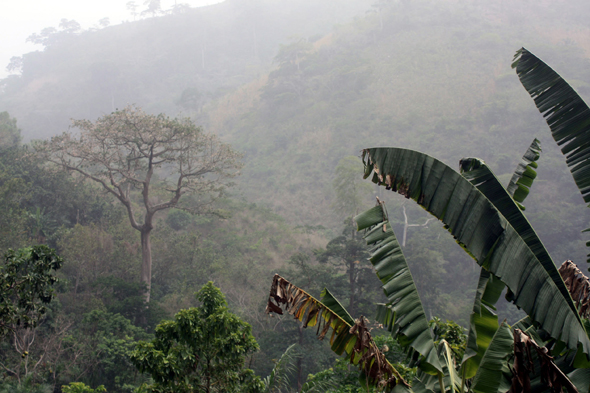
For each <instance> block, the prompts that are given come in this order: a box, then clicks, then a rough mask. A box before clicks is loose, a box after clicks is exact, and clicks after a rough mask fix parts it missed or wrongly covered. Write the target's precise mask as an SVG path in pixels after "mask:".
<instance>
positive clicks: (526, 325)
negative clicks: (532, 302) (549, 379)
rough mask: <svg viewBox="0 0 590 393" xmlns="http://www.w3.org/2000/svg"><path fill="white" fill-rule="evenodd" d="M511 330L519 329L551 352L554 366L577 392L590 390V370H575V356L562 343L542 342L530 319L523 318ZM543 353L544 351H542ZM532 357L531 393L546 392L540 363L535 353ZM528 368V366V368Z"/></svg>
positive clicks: (552, 340) (551, 340)
mask: <svg viewBox="0 0 590 393" xmlns="http://www.w3.org/2000/svg"><path fill="white" fill-rule="evenodd" d="M512 329H513V330H514V331H516V329H520V330H521V331H522V332H523V333H525V334H526V335H528V336H529V337H530V338H532V339H533V340H534V341H535V342H536V343H537V344H538V345H539V346H545V347H547V348H548V349H549V348H550V349H551V351H550V352H548V353H550V354H551V356H552V358H553V359H551V360H552V361H553V362H554V363H555V365H556V366H557V367H558V368H559V370H561V371H562V372H563V374H565V375H566V376H567V378H568V379H569V380H570V381H571V383H572V384H573V385H574V386H575V387H576V388H577V389H578V391H579V392H586V393H587V392H588V391H589V389H590V368H576V367H577V366H578V365H576V363H575V361H573V360H574V358H575V357H577V354H576V353H575V352H574V351H571V350H565V351H564V349H565V345H564V344H563V343H562V342H559V341H558V342H556V341H555V340H554V339H550V340H549V341H547V342H546V341H544V340H543V339H542V338H541V336H540V334H539V333H540V332H539V331H538V330H537V329H536V328H535V326H534V324H533V323H532V321H531V320H530V318H528V317H525V318H523V319H521V320H520V321H518V322H517V323H515V324H514V325H513V326H512ZM543 352H544V351H543ZM531 354H532V357H533V367H534V371H533V376H532V378H531V379H530V385H531V393H545V392H547V391H548V389H547V383H546V379H545V377H544V375H543V372H542V367H541V361H540V358H539V357H538V356H536V355H535V353H534V352H533V351H532V352H531ZM529 367H530V366H529Z"/></svg>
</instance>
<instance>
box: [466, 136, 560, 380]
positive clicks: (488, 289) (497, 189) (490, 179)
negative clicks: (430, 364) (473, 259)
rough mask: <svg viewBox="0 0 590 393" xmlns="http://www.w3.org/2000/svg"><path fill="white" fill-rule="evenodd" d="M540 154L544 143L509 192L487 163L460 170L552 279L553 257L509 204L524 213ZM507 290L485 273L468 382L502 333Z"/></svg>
mask: <svg viewBox="0 0 590 393" xmlns="http://www.w3.org/2000/svg"><path fill="white" fill-rule="evenodd" d="M540 152H541V145H540V142H539V141H538V140H537V139H534V140H533V142H532V143H531V145H530V146H529V147H528V149H527V151H526V152H525V154H524V155H523V157H522V160H521V161H520V163H519V164H518V166H517V168H516V170H515V172H514V175H513V176H512V178H511V180H510V183H509V185H508V187H507V189H506V190H505V191H504V188H503V187H502V185H501V184H500V182H499V181H498V180H497V178H496V177H495V176H494V174H493V172H492V171H491V170H490V169H489V168H488V167H487V166H486V165H485V164H484V163H483V161H481V160H479V159H477V158H464V159H462V160H461V162H460V168H461V173H462V175H463V177H465V178H466V179H467V180H469V181H470V182H471V184H473V185H474V186H476V187H477V188H478V189H479V190H480V191H481V192H482V193H483V194H484V195H485V196H486V197H487V198H488V199H489V200H490V202H492V203H493V204H494V206H495V207H496V208H497V209H498V210H499V211H500V213H502V214H503V215H504V218H506V219H507V220H508V221H509V222H510V224H511V225H512V226H513V227H514V228H515V229H517V231H518V229H520V231H519V234H520V235H521V236H522V235H525V238H524V239H523V240H525V242H527V244H528V245H529V247H531V249H532V251H533V252H535V251H537V252H536V253H535V255H536V256H537V258H539V259H540V260H542V259H543V260H545V261H546V263H548V266H549V274H550V275H551V272H554V271H555V267H554V264H553V261H552V260H551V258H549V260H548V261H547V257H548V256H549V254H548V253H547V252H546V251H545V247H544V246H543V244H542V243H541V241H540V240H539V239H538V237H537V236H536V234H535V233H534V231H533V230H532V227H531V226H530V225H529V224H528V221H527V220H526V218H525V217H524V216H523V215H522V213H521V212H519V211H518V209H515V208H514V205H513V204H512V203H510V201H509V199H514V202H515V203H516V204H517V205H518V207H519V208H520V210H524V206H523V205H522V202H523V201H524V199H525V198H526V197H527V196H528V194H529V189H530V187H531V186H532V184H533V181H534V179H535V178H536V176H537V173H536V171H535V168H537V163H536V161H537V160H538V159H539V157H540ZM527 240H528V241H527ZM552 278H553V279H554V282H555V284H556V285H557V286H558V287H559V286H560V285H562V284H563V283H562V280H561V279H560V278H559V277H558V276H557V275H552ZM503 289H504V284H503V283H502V282H501V281H500V280H498V279H497V278H495V277H494V276H493V275H492V274H490V273H489V272H488V271H487V270H485V269H483V268H482V269H481V272H480V277H479V282H478V287H477V291H476V296H475V299H474V304H473V311H472V313H471V315H470V326H469V334H468V338H467V348H466V351H465V355H464V357H463V362H462V363H463V364H462V375H463V378H464V379H468V378H473V377H474V376H475V373H476V372H477V370H478V367H479V364H480V362H481V359H482V357H483V355H484V353H485V351H486V350H487V348H488V346H489V344H490V342H491V340H492V337H493V336H494V334H495V333H496V330H497V329H498V316H497V315H496V314H495V312H494V311H495V310H496V309H495V307H494V305H495V304H496V302H497V301H498V299H499V297H500V294H501V292H502V290H503ZM564 295H565V294H564Z"/></svg>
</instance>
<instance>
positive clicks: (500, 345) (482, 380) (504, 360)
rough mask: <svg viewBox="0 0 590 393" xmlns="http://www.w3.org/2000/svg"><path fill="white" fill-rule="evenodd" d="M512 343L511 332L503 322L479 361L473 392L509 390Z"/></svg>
mask: <svg viewBox="0 0 590 393" xmlns="http://www.w3.org/2000/svg"><path fill="white" fill-rule="evenodd" d="M512 342H513V337H512V332H511V331H510V327H509V326H508V324H506V321H504V322H502V324H501V325H500V327H499V328H498V329H497V331H496V333H495V334H494V336H493V338H492V341H491V342H490V344H489V346H488V348H487V350H486V351H485V354H484V356H483V358H482V359H481V363H480V365H479V368H478V370H477V373H476V374H475V377H474V378H473V383H472V385H471V389H472V390H473V391H474V392H477V393H480V392H481V393H505V392H507V391H508V389H510V378H509V376H510V369H509V368H508V359H509V358H510V356H511V355H512Z"/></svg>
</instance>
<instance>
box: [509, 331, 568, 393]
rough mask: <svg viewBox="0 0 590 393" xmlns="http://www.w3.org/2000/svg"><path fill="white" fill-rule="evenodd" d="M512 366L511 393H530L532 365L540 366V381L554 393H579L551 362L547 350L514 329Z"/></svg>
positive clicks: (551, 358) (551, 359)
mask: <svg viewBox="0 0 590 393" xmlns="http://www.w3.org/2000/svg"><path fill="white" fill-rule="evenodd" d="M513 334H514V364H513V366H512V370H513V377H512V387H511V389H510V392H511V393H517V392H523V391H524V392H530V391H531V378H530V377H531V374H532V372H533V371H534V369H535V367H534V363H536V362H538V364H539V365H540V367H539V369H540V373H541V380H542V381H543V382H544V383H545V385H546V386H547V387H549V388H551V390H552V391H554V392H561V391H562V389H564V388H565V389H566V390H567V391H568V393H579V392H578V389H577V388H576V386H575V385H574V384H573V383H572V381H570V379H569V378H568V377H567V375H565V374H564V373H563V371H562V370H560V369H559V367H557V365H556V364H555V363H554V362H553V357H552V356H550V355H549V353H548V350H547V348H545V347H541V346H540V345H538V344H537V343H536V342H535V340H533V339H532V338H531V337H529V336H528V335H527V334H526V333H524V332H523V331H522V330H520V329H514V333H513Z"/></svg>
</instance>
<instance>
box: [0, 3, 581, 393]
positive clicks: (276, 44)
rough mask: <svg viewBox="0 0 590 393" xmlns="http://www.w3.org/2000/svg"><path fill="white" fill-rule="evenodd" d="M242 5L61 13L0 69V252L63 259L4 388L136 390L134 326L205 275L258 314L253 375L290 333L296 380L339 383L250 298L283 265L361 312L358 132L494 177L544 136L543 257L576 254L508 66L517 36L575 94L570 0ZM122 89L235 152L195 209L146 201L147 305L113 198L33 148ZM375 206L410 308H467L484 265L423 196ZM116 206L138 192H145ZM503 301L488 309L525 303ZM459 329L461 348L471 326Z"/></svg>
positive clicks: (573, 201)
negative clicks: (233, 161)
mask: <svg viewBox="0 0 590 393" xmlns="http://www.w3.org/2000/svg"><path fill="white" fill-rule="evenodd" d="M242 3H243V2H239V1H230V0H228V1H226V2H224V3H221V4H219V5H215V6H209V7H206V8H203V9H194V10H185V11H186V12H182V13H179V14H174V15H167V16H163V17H156V18H146V19H144V20H140V21H137V22H129V23H125V24H122V25H118V26H111V27H106V28H104V29H101V30H97V31H86V32H70V33H68V32H65V33H64V34H61V35H60V36H59V37H57V38H59V39H56V40H54V41H51V42H48V43H47V45H45V47H44V49H43V50H42V51H38V52H34V53H29V54H26V55H24V56H23V58H22V69H21V73H20V74H18V75H12V76H10V77H8V78H6V79H4V80H2V81H0V206H1V208H2V212H3V214H2V216H0V220H1V225H0V231H1V236H0V251H1V252H2V254H4V253H5V252H7V251H8V249H10V248H11V249H15V250H16V249H22V248H24V247H28V246H31V245H39V244H46V245H48V246H49V247H51V248H54V249H55V250H56V252H57V254H58V255H60V256H61V257H62V258H63V260H64V263H63V267H62V268H61V269H60V270H59V271H58V273H57V275H58V277H59V278H60V280H59V282H58V283H57V284H55V291H56V293H57V295H56V299H54V300H53V301H52V302H51V303H50V304H49V306H48V307H47V310H46V312H45V313H44V314H43V317H42V320H41V322H40V323H39V325H38V326H37V327H36V328H34V329H19V330H18V331H17V332H15V334H14V336H13V337H12V339H8V338H6V339H4V340H3V341H2V342H1V343H0V348H2V349H1V350H0V367H2V370H3V371H1V376H0V383H1V385H0V391H2V389H5V390H6V391H16V389H17V386H20V388H22V389H24V390H23V391H29V390H30V391H33V390H32V389H34V386H37V388H38V389H39V391H44V390H43V389H45V390H46V391H56V392H59V391H60V389H61V386H62V385H68V384H70V383H72V382H83V383H84V384H86V385H88V386H90V387H91V388H93V389H96V388H98V387H99V386H100V385H104V387H105V388H106V389H107V391H108V392H130V391H133V390H134V389H135V388H136V387H139V386H147V385H148V384H151V383H152V382H153V380H151V379H150V377H149V375H148V374H150V373H149V372H148V373H144V374H142V373H139V372H138V371H137V368H136V367H135V365H134V362H135V363H136V364H137V357H136V358H133V356H132V353H133V350H134V349H135V348H136V342H137V341H140V340H143V341H144V342H146V343H147V342H152V343H153V342H156V341H154V340H158V339H161V337H162V336H161V335H160V336H158V333H157V331H158V330H157V326H158V325H159V324H161V323H162V321H164V320H171V319H173V318H174V316H175V315H180V314H178V313H179V312H180V310H182V309H188V310H197V309H198V307H201V305H202V304H201V303H200V302H198V301H197V300H196V299H195V296H194V294H195V293H196V292H197V291H199V290H201V288H203V286H205V285H206V284H207V283H208V282H209V281H213V282H214V284H215V286H216V287H218V288H220V290H221V292H222V293H223V294H224V295H225V298H226V299H227V303H228V309H229V311H231V313H233V314H235V315H237V317H239V318H241V320H243V321H244V322H246V323H248V324H250V325H251V327H252V334H253V336H254V337H255V339H256V341H257V343H258V344H257V345H258V346H259V350H258V351H257V352H253V353H249V354H248V356H247V367H246V368H247V369H251V370H253V372H252V374H248V376H249V377H252V378H253V379H252V380H256V379H255V378H254V374H256V375H258V376H260V377H265V376H270V375H272V368H273V365H275V364H276V363H275V362H278V360H279V359H281V355H282V354H283V352H284V351H285V349H287V348H288V347H289V346H290V345H291V344H293V343H297V344H298V346H297V347H296V348H294V349H292V350H291V351H292V356H293V362H292V363H293V368H294V370H293V372H292V377H291V379H290V384H291V385H290V386H291V388H292V389H293V390H294V389H295V387H297V386H298V387H303V386H304V384H305V382H306V381H308V382H310V381H315V383H317V384H318V386H324V388H325V386H326V385H322V384H321V383H320V382H321V381H324V382H326V381H327V382H326V383H327V384H329V381H333V380H336V381H339V382H338V384H339V386H340V387H341V389H340V391H356V389H357V388H358V382H357V381H356V371H355V370H351V369H349V368H348V367H347V365H346V363H344V362H343V361H338V360H335V359H336V356H335V355H334V354H333V353H331V352H330V350H329V348H328V346H326V345H323V344H322V343H321V342H318V341H317V340H316V338H315V337H314V332H309V331H307V330H305V329H302V328H301V327H300V326H299V325H298V324H296V323H295V322H294V321H292V320H291V318H290V317H279V318H268V317H267V315H265V313H264V307H265V301H266V298H265V296H266V293H267V291H268V286H269V284H270V281H271V279H272V275H273V274H274V273H275V272H278V273H280V274H281V275H283V276H284V277H288V278H289V279H290V280H292V282H293V283H295V284H296V285H299V286H301V287H302V288H304V289H305V290H306V291H308V292H309V293H310V294H311V295H314V296H316V297H319V294H320V293H321V291H322V289H323V288H324V287H326V286H327V287H329V288H330V290H331V291H332V293H333V294H334V296H335V297H337V298H339V299H340V300H341V301H342V302H343V304H344V305H345V306H346V307H347V308H348V310H349V311H350V313H351V315H352V316H354V317H358V316H360V315H365V316H366V317H368V318H369V320H370V321H372V320H373V318H374V315H375V307H374V303H376V302H379V301H383V300H384V299H383V296H382V291H381V289H380V285H381V284H380V282H379V279H378V278H377V277H376V276H375V274H374V272H373V269H372V267H371V266H370V265H368V264H366V263H364V260H365V259H366V258H367V256H368V254H367V250H366V247H365V242H364V241H363V239H362V237H361V235H360V234H358V233H357V232H356V229H355V228H354V224H353V222H352V217H353V216H354V215H356V214H357V213H359V212H360V211H362V210H365V208H367V207H369V206H371V205H372V204H373V203H374V197H375V196H376V195H377V196H379V197H380V198H382V199H383V198H384V197H383V195H384V193H383V191H382V190H380V189H378V188H377V187H375V186H372V185H370V183H367V182H363V181H362V178H361V176H360V174H362V171H363V165H362V163H361V161H360V159H359V158H358V155H359V153H360V151H361V149H362V148H365V147H367V146H382V145H395V146H400V147H406V148H412V149H417V150H421V151H427V152H428V153H429V154H431V155H433V156H436V157H438V158H439V159H440V160H441V161H443V162H446V163H447V164H449V165H450V166H451V167H453V168H457V167H458V162H457V159H458V158H460V157H462V156H477V157H480V158H482V159H484V160H485V161H486V163H487V164H488V166H489V167H490V168H492V169H493V170H494V172H495V173H496V174H497V175H498V178H499V179H500V180H501V181H502V182H503V183H507V182H508V180H509V179H510V176H511V175H512V173H513V171H514V168H515V167H516V165H517V162H518V159H519V158H520V157H521V156H522V153H523V152H524V151H525V150H526V148H527V147H528V146H529V144H530V142H531V141H532V140H533V138H535V137H536V138H539V139H540V140H541V143H542V146H543V155H542V158H541V161H540V162H541V164H540V167H539V169H538V173H539V176H538V180H537V181H536V183H535V185H534V187H533V190H532V192H531V195H530V197H529V199H527V210H526V215H527V218H528V219H529V220H530V221H531V223H532V224H533V226H534V227H535V229H536V230H537V232H538V234H539V237H540V238H542V239H543V241H544V244H545V247H546V248H547V250H548V252H549V253H550V254H551V256H552V257H553V260H555V261H559V262H561V261H562V260H565V259H566V258H567V259H572V260H574V261H575V262H576V263H578V264H579V265H580V266H581V267H584V266H585V264H584V261H585V253H586V251H585V250H584V247H583V244H584V237H583V235H581V234H580V233H579V230H580V229H581V228H586V227H588V221H589V218H590V217H589V215H588V212H587V209H584V208H583V201H582V199H581V198H580V196H579V193H577V191H576V185H575V184H574V182H573V181H572V179H571V176H569V174H568V171H567V167H566V165H565V164H564V162H563V158H562V156H561V154H560V152H559V150H558V149H557V147H555V145H554V142H553V141H552V140H551V138H550V135H549V133H548V132H547V130H546V125H545V124H544V123H543V121H542V118H541V117H540V116H539V115H538V112H537V110H536V109H535V107H534V104H533V103H532V102H531V100H530V98H529V97H528V96H527V94H526V92H524V91H523V89H522V86H520V83H519V81H518V78H517V76H516V75H515V74H514V72H513V71H512V70H510V60H511V59H512V56H513V54H514V51H515V50H516V49H517V48H520V47H521V46H523V45H524V46H527V47H528V48H529V49H531V50H533V49H534V51H535V53H537V54H538V55H541V57H543V58H544V59H545V60H546V61H547V62H548V63H550V64H551V65H552V66H554V67H555V68H556V69H557V70H558V71H559V72H560V73H561V74H562V75H563V76H564V77H566V78H567V79H568V81H570V83H571V84H572V86H573V87H575V88H576V89H577V90H578V92H579V93H580V94H581V95H582V96H584V95H585V94H587V93H588V92H589V91H590V89H589V87H590V67H588V65H589V64H588V63H589V62H588V53H589V52H588V50H590V45H589V44H588V41H587V39H586V38H585V37H586V36H587V35H588V32H589V29H588V27H587V24H586V21H587V20H588V17H589V16H590V15H589V14H588V9H587V7H586V6H584V5H583V4H582V3H581V2H578V1H564V2H560V3H559V4H557V3H555V2H551V1H546V2H544V1H541V2H535V3H534V4H526V5H525V4H515V5H510V6H508V5H507V4H504V3H501V2H498V3H492V4H488V3H487V2H480V1H465V2H453V1H448V2H447V1H445V2H439V1H436V2H435V1H429V0H415V1H378V2H374V1H367V2H358V1H357V2H350V3H348V2H347V3H341V2H336V1H334V2H332V1H327V2H322V4H318V3H317V2H311V1H304V2H301V1H297V2H296V1H292V2H291V1H288V2H285V1H274V0H272V1H255V2H248V4H247V5H246V4H242ZM556 14H559V15H560V17H559V18H555V15H556ZM353 16H355V18H354V19H352V17H353ZM337 23H339V24H337ZM335 24H337V25H336V26H334V25H335ZM131 103H134V104H137V105H138V106H140V107H142V108H143V109H144V110H145V111H146V112H148V113H154V114H158V113H166V114H167V115H170V116H171V117H172V118H174V117H176V116H177V115H179V114H182V116H190V117H191V119H192V120H193V122H194V123H195V124H196V125H199V126H200V125H202V126H203V128H204V130H205V131H206V132H208V133H213V134H217V135H219V136H220V137H221V139H222V140H223V141H224V142H226V143H228V144H230V145H231V146H232V148H233V149H235V150H236V151H239V152H241V153H242V154H243V159H242V164H243V169H242V170H241V174H240V176H238V177H236V178H235V184H234V185H233V186H232V187H229V188H228V192H227V194H225V195H224V196H223V198H221V199H217V200H216V202H215V205H214V206H212V208H211V209H210V210H208V211H207V213H208V214H191V213H190V212H188V211H190V210H191V207H195V206H196V205H198V202H199V201H198V200H197V199H198V198H196V197H195V198H192V199H191V198H187V199H186V201H185V202H186V203H185V204H184V205H183V206H179V208H176V209H175V208H172V209H169V210H166V211H161V212H159V213H158V214H155V215H154V217H153V226H154V229H153V232H152V234H151V247H152V261H153V266H152V275H151V298H150V302H149V306H146V304H145V303H144V294H145V292H146V285H145V283H144V282H142V279H141V275H140V271H141V264H142V252H141V250H142V247H141V239H140V235H139V233H138V231H135V230H134V229H133V228H132V227H131V226H130V225H129V218H128V212H127V211H126V208H125V207H124V206H122V205H121V204H120V203H118V202H117V201H116V200H114V199H113V198H112V196H110V195H109V194H108V191H104V190H101V189H100V187H96V185H95V184H92V183H90V182H84V181H83V179H82V177H76V176H71V174H70V173H67V172H64V171H63V170H62V169H61V168H60V167H59V166H56V165H51V164H50V163H49V162H47V161H46V157H43V156H41V155H40V154H38V153H37V151H35V150H34V149H33V148H32V147H31V145H30V141H31V140H33V139H43V140H47V138H49V137H50V136H52V135H55V134H58V133H61V132H63V131H65V130H66V128H67V126H68V125H69V124H70V123H69V121H70V118H74V119H77V120H79V121H80V120H82V119H87V120H89V121H90V122H94V121H95V120H96V119H97V118H98V117H100V116H104V115H105V114H108V113H111V112H114V111H115V110H116V109H117V108H119V109H122V108H123V107H125V106H126V105H128V104H131ZM179 116H180V115H179ZM77 124H78V125H80V124H82V123H81V122H78V123H77ZM73 132H74V133H77V132H78V130H76V129H74V130H73ZM170 173H171V172H170V171H169V170H168V169H167V168H162V170H160V171H159V172H157V173H156V179H155V181H156V182H158V183H159V184H162V185H163V184H165V183H166V180H167V178H168V175H170ZM164 197H166V194H165V192H164V191H162V192H161V193H160V194H157V195H156V198H159V200H160V201H163V200H164ZM386 203H387V205H388V206H387V209H388V212H389V220H390V222H391V225H392V226H393V229H394V231H395V232H396V233H397V234H398V236H399V238H400V243H402V248H403V250H404V254H405V256H406V258H407V260H408V264H409V267H410V269H411V271H412V274H413V276H414V281H415V283H416V287H417V291H418V293H419V294H420V297H421V299H422V303H423V305H424V312H425V315H426V317H427V318H428V319H432V318H433V317H435V316H438V317H439V318H441V319H442V320H443V321H444V320H446V319H452V320H454V321H456V322H457V323H459V324H460V325H462V326H465V327H466V326H467V325H468V324H469V314H470V311H471V310H472V307H473V295H474V292H475V290H474V288H476V287H477V285H476V284H477V281H478V275H479V268H477V266H476V265H475V264H473V262H472V261H471V259H470V258H469V256H467V255H465V253H464V252H463V250H462V249H461V248H460V247H459V246H457V245H456V244H455V242H454V241H453V240H452V239H450V238H449V237H448V236H447V234H446V230H445V229H444V228H443V227H442V224H441V223H439V222H438V221H428V215H427V213H426V212H424V211H423V210H422V209H418V208H416V206H414V204H410V203H406V201H405V200H404V199H403V198H394V197H393V196H392V197H389V196H388V197H387V198H386ZM130 204H132V205H133V206H134V208H136V207H138V206H140V204H141V194H140V193H139V192H135V193H133V192H132V193H131V198H130ZM191 204H192V205H194V206H192V205H191ZM193 210H194V209H193ZM193 213H194V211H193ZM199 213H204V212H202V211H201V212H199ZM211 213H212V214H211ZM140 224H141V223H140ZM401 234H405V235H404V236H403V239H402V236H401ZM424 244H427V245H428V247H424ZM8 255H11V254H8ZM584 270H585V269H584ZM210 291H213V289H211V288H210ZM500 303H501V304H498V305H497V306H498V308H499V312H500V315H501V318H504V317H506V318H508V321H509V322H514V321H516V320H517V319H518V318H519V316H520V315H521V314H520V313H519V312H518V311H517V310H516V309H514V308H510V307H507V306H506V304H504V303H502V302H500ZM191 307H192V308H191ZM187 312H188V311H187ZM195 312H196V311H195ZM439 322H440V321H439ZM160 326H163V325H160ZM445 326H446V325H445ZM450 326H451V327H456V329H455V330H452V329H451V330H452V331H454V332H458V331H460V329H458V327H457V325H450ZM162 334H163V333H162ZM376 336H377V337H375V341H376V342H377V343H378V344H379V346H380V347H383V346H384V345H386V346H388V347H389V348H390V349H391V350H390V351H389V352H387V353H386V356H387V357H388V359H389V361H390V362H391V363H397V362H400V361H401V360H402V358H403V355H402V350H401V349H400V348H399V347H398V344H397V343H396V342H394V341H393V340H392V339H391V338H388V337H385V335H384V336H380V335H379V334H377V335H376ZM456 336H457V337H458V338H457V339H456V340H455V341H456V347H457V348H458V347H460V346H461V345H463V344H462V343H463V342H464V340H465V338H464V337H463V338H461V337H459V336H460V334H457V335H456ZM14 338H17V339H18V340H19V342H22V343H23V345H25V346H26V347H27V348H28V349H27V353H28V354H27V356H25V357H22V354H21V353H19V352H18V351H17V350H15V345H14V342H15V341H14ZM449 341H452V340H450V339H449ZM253 348H254V346H252V348H251V349H253ZM134 359H135V360H134ZM142 369H143V370H145V371H150V370H149V368H148V367H143V368H142ZM405 372H406V373H407V374H408V375H412V373H414V372H415V370H412V369H408V370H406V371H405ZM308 374H312V377H310V379H307V377H308ZM152 375H154V374H152ZM244 378H245V377H244ZM154 380H155V379H154ZM256 381H257V380H256ZM258 382H260V381H258ZM254 385H256V384H254ZM312 385H313V384H309V385H307V386H312ZM259 387H260V386H259ZM68 389H69V390H68ZM76 389H80V390H76ZM82 389H85V388H84V387H82V386H81V385H75V384H72V385H69V387H67V388H65V389H63V391H64V392H65V391H72V392H75V391H84V390H82ZM88 391H90V390H88ZM97 391H99V390H97Z"/></svg>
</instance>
